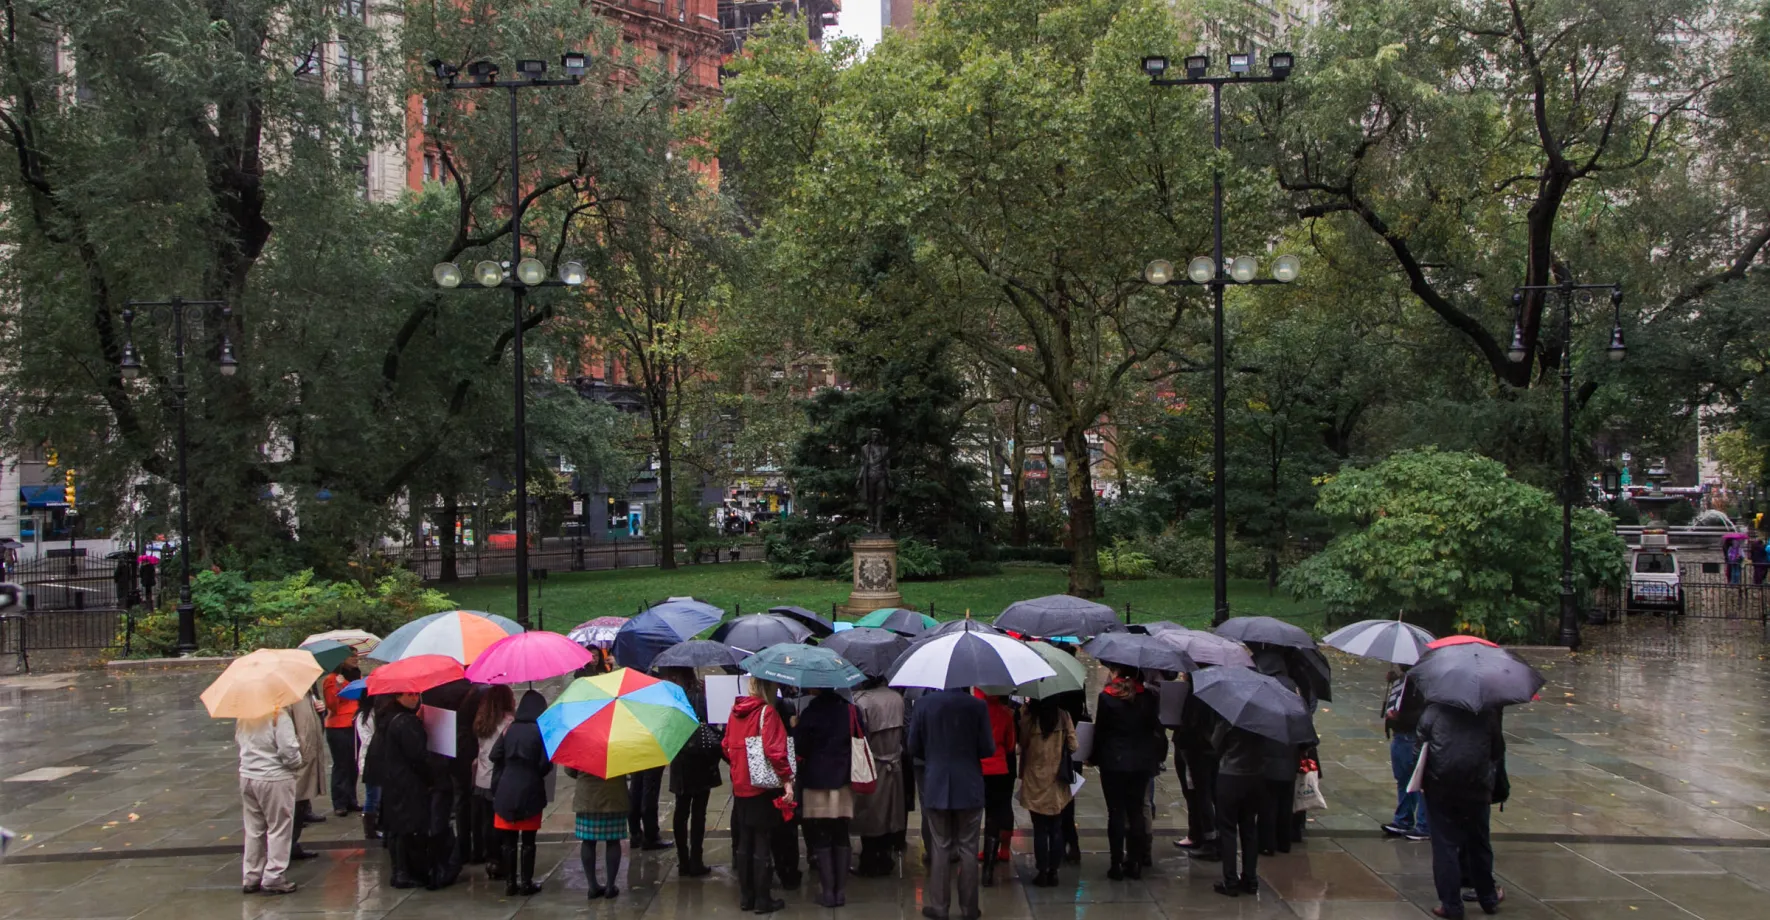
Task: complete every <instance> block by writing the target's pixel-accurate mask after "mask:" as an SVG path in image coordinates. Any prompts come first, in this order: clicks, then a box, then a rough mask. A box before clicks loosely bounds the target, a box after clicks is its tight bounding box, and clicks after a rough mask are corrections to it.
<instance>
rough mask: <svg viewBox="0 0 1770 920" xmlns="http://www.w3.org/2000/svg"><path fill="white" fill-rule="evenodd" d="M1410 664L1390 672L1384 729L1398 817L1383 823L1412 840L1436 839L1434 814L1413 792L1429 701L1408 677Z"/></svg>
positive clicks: (1386, 829) (1392, 833)
mask: <svg viewBox="0 0 1770 920" xmlns="http://www.w3.org/2000/svg"><path fill="white" fill-rule="evenodd" d="M1409 669H1410V666H1409V665H1405V664H1398V665H1396V666H1395V669H1394V670H1392V671H1390V672H1389V674H1388V678H1389V689H1388V692H1387V693H1386V694H1384V697H1383V733H1384V734H1385V735H1388V736H1389V772H1390V774H1391V775H1393V776H1394V777H1395V817H1394V819H1393V820H1391V821H1390V822H1389V823H1388V824H1385V825H1383V833H1384V834H1387V835H1388V836H1391V837H1406V838H1407V839H1409V840H1430V839H1432V821H1431V816H1430V815H1428V814H1427V813H1426V800H1425V797H1424V796H1422V795H1421V794H1420V793H1419V792H1409V791H1408V788H1407V787H1408V786H1409V785H1410V783H1411V781H1412V780H1413V775H1414V767H1415V766H1417V765H1418V763H1419V760H1420V739H1419V736H1418V734H1417V731H1418V728H1419V724H1420V715H1421V714H1422V713H1423V712H1425V709H1426V701H1425V700H1424V699H1423V698H1422V697H1421V696H1420V691H1419V688H1418V687H1415V686H1414V685H1413V684H1412V682H1410V681H1409V680H1408V679H1407V672H1408V670H1409Z"/></svg>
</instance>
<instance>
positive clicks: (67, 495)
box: [61, 470, 74, 513]
mask: <svg viewBox="0 0 1770 920" xmlns="http://www.w3.org/2000/svg"><path fill="white" fill-rule="evenodd" d="M61 495H62V500H64V501H66V502H67V503H68V511H69V513H72V512H73V511H74V471H73V470H68V472H67V480H66V483H65V484H64V485H63V486H62V488H61Z"/></svg>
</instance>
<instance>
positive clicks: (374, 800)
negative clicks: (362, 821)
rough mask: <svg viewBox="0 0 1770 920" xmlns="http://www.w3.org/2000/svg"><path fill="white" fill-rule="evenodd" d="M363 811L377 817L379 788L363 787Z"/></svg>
mask: <svg viewBox="0 0 1770 920" xmlns="http://www.w3.org/2000/svg"><path fill="white" fill-rule="evenodd" d="M363 811H364V812H365V813H367V814H371V815H378V814H380V813H381V787H380V786H364V787H363Z"/></svg>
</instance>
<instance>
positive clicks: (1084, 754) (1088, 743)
mask: <svg viewBox="0 0 1770 920" xmlns="http://www.w3.org/2000/svg"><path fill="white" fill-rule="evenodd" d="M1093 756H1094V723H1092V722H1077V723H1076V752H1075V755H1074V758H1075V762H1076V763H1078V764H1084V763H1087V762H1088V761H1089V759H1090V758H1092V757H1093Z"/></svg>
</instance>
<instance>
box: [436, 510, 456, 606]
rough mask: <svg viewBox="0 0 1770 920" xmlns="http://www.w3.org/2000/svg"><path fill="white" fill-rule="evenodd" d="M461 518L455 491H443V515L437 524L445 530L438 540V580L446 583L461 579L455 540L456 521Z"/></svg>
mask: <svg viewBox="0 0 1770 920" xmlns="http://www.w3.org/2000/svg"><path fill="white" fill-rule="evenodd" d="M460 519H461V503H460V500H459V499H457V498H456V497H455V493H454V492H453V491H450V492H445V493H443V506H442V515H441V516H440V517H439V518H438V519H437V522H436V523H437V525H438V526H439V527H440V528H441V529H442V530H443V534H442V537H441V539H439V540H437V541H436V545H437V547H438V548H439V549H440V551H441V552H440V553H439V556H440V561H439V562H438V563H437V576H436V580H437V581H440V582H443V583H444V584H454V583H455V582H457V581H460V580H461V570H460V569H459V568H458V567H457V564H456V560H457V553H456V549H457V547H458V546H459V544H457V543H456V542H455V539H456V538H455V522H456V521H459V520H460Z"/></svg>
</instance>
